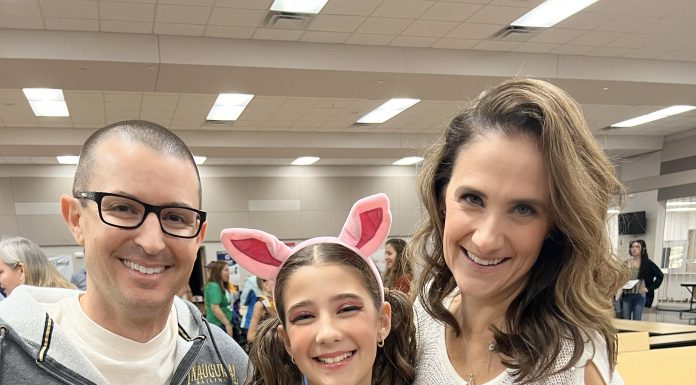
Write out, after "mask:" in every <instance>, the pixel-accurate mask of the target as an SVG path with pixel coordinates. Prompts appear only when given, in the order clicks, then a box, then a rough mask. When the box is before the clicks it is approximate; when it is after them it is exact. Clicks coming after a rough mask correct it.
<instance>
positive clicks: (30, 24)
mask: <svg viewBox="0 0 696 385" xmlns="http://www.w3.org/2000/svg"><path fill="white" fill-rule="evenodd" d="M0 25H2V28H19V29H45V27H44V22H43V19H42V18H40V17H24V16H8V15H0Z"/></svg>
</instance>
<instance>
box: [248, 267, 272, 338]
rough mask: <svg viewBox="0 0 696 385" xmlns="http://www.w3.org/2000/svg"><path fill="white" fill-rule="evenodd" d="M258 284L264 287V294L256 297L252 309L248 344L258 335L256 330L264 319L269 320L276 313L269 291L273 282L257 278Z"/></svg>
mask: <svg viewBox="0 0 696 385" xmlns="http://www.w3.org/2000/svg"><path fill="white" fill-rule="evenodd" d="M256 280H257V284H258V286H259V287H260V288H261V289H263V295H261V296H259V297H257V298H256V303H255V304H254V307H253V309H249V310H247V311H251V312H252V314H251V322H250V323H249V331H248V332H247V344H251V343H252V342H254V338H255V337H256V331H257V329H258V327H259V324H261V323H262V322H263V321H265V320H267V319H268V318H269V317H271V316H272V315H275V306H273V300H272V298H271V296H270V295H269V293H270V292H271V290H272V287H273V286H272V285H273V283H272V282H271V281H269V280H266V279H261V278H258V277H257V278H256Z"/></svg>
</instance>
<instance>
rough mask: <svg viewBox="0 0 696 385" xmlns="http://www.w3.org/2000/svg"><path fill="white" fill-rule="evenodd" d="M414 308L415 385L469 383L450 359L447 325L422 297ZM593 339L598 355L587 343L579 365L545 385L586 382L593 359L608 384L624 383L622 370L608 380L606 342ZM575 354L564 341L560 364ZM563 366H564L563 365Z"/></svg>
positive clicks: (506, 374)
mask: <svg viewBox="0 0 696 385" xmlns="http://www.w3.org/2000/svg"><path fill="white" fill-rule="evenodd" d="M455 292H456V291H455ZM453 298H454V295H450V296H448V297H446V298H445V300H444V301H443V305H444V306H445V308H449V305H450V303H451V302H452V300H453ZM413 311H414V316H415V317H416V329H417V332H416V340H417V351H416V379H415V381H414V382H413V385H443V384H448V385H450V384H452V385H468V382H466V381H465V380H464V379H463V378H461V377H460V376H459V374H458V373H457V371H456V370H455V369H454V366H453V365H452V362H450V359H449V355H448V354H447V345H446V344H445V324H444V323H442V322H440V321H438V320H435V319H434V318H432V317H431V316H430V315H429V314H428V313H427V312H426V311H425V308H423V305H422V304H421V302H420V298H418V299H416V301H415V303H414V306H413ZM593 341H594V343H595V346H596V347H597V352H596V354H593V351H592V344H590V343H588V344H586V345H585V349H584V351H583V354H582V356H581V357H580V360H579V361H578V363H577V364H576V365H575V366H573V367H571V369H570V370H567V371H565V372H562V373H558V374H554V375H552V376H550V377H549V378H548V379H546V381H544V382H543V383H544V384H545V385H584V383H585V368H584V365H585V364H584V363H585V362H587V361H588V360H592V363H593V364H594V365H595V366H596V367H597V370H598V371H599V372H600V374H601V375H602V377H603V378H604V379H605V382H606V384H607V385H624V382H623V380H622V379H621V376H619V374H618V372H614V375H613V377H612V378H611V380H610V381H607V380H606V379H607V378H609V360H608V359H607V352H606V349H605V344H604V343H603V342H602V340H601V339H599V338H595V339H594V340H593ZM571 356H572V346H571V344H570V343H564V344H563V346H562V348H561V352H560V354H559V357H558V358H557V362H556V363H557V364H560V363H561V362H562V361H563V360H565V361H564V362H568V359H569V358H570V357H571ZM562 366H563V365H560V367H562ZM512 374H513V370H512V369H506V370H503V371H502V372H501V373H500V374H499V375H498V376H496V377H495V378H494V379H492V380H490V381H488V382H486V383H485V384H478V383H476V385H514V384H516V382H515V380H514V377H513V375H512ZM534 384H536V383H534Z"/></svg>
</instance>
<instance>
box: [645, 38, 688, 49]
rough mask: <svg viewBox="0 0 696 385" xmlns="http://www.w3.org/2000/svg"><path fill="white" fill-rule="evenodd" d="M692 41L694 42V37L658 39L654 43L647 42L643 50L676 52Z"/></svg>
mask: <svg viewBox="0 0 696 385" xmlns="http://www.w3.org/2000/svg"><path fill="white" fill-rule="evenodd" d="M690 41H693V36H688V37H687V36H678V37H656V38H655V40H654V41H651V42H646V43H645V45H643V48H645V49H652V50H661V51H675V50H678V49H681V48H682V47H684V46H687V45H688V44H689V42H690Z"/></svg>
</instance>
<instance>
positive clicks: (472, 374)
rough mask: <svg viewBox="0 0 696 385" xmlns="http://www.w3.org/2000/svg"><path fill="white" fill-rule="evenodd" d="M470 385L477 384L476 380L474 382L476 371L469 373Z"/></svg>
mask: <svg viewBox="0 0 696 385" xmlns="http://www.w3.org/2000/svg"><path fill="white" fill-rule="evenodd" d="M468 382H469V385H476V382H474V373H471V374H469V381H468Z"/></svg>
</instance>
